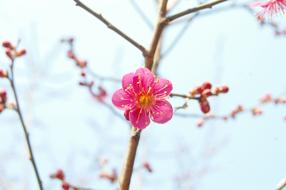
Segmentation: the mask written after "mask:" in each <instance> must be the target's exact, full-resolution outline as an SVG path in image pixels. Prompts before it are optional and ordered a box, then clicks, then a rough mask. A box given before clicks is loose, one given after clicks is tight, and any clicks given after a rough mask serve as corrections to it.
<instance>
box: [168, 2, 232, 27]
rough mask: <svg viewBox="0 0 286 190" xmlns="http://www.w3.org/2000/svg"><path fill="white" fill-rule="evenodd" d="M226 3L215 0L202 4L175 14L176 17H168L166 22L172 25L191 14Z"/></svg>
mask: <svg viewBox="0 0 286 190" xmlns="http://www.w3.org/2000/svg"><path fill="white" fill-rule="evenodd" d="M225 1H227V0H215V1H211V2H208V3H203V4H200V5H198V6H197V7H193V8H190V9H187V10H185V11H182V12H179V13H177V14H174V15H171V16H168V17H166V19H165V22H166V23H168V24H169V23H171V22H172V21H174V20H176V19H178V18H181V17H183V16H186V15H189V14H191V13H195V12H198V11H200V10H203V9H210V8H212V7H213V6H214V5H217V4H220V3H223V2H225Z"/></svg>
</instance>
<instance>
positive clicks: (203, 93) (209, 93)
mask: <svg viewBox="0 0 286 190" xmlns="http://www.w3.org/2000/svg"><path fill="white" fill-rule="evenodd" d="M211 95H212V92H211V90H210V89H205V90H204V91H203V92H202V96H204V97H209V96H211Z"/></svg>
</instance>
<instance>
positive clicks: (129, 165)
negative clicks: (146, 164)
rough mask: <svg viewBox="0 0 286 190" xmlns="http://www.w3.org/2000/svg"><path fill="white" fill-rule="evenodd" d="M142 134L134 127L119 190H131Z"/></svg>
mask: <svg viewBox="0 0 286 190" xmlns="http://www.w3.org/2000/svg"><path fill="white" fill-rule="evenodd" d="M140 133H141V130H137V129H136V128H134V127H132V130H131V136H130V139H129V144H128V149H127V154H126V157H125V162H124V165H123V168H122V173H121V175H120V179H119V185H120V187H119V190H129V185H130V181H131V176H132V172H133V166H134V161H135V157H136V152H137V147H138V144H139V140H140Z"/></svg>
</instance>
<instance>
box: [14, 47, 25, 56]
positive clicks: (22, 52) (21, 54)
mask: <svg viewBox="0 0 286 190" xmlns="http://www.w3.org/2000/svg"><path fill="white" fill-rule="evenodd" d="M26 53H27V51H26V49H21V50H19V51H17V52H16V57H21V56H23V55H25V54H26Z"/></svg>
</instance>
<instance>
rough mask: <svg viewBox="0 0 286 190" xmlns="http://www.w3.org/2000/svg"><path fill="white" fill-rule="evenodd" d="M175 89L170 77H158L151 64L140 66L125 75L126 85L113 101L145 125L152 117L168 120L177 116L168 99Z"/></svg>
mask: <svg viewBox="0 0 286 190" xmlns="http://www.w3.org/2000/svg"><path fill="white" fill-rule="evenodd" d="M172 89H173V86H172V83H171V82H170V81H169V80H166V79H162V78H156V77H155V75H154V74H153V73H152V72H151V71H150V70H149V69H147V68H140V69H138V70H136V72H135V73H129V74H126V75H124V76H123V78H122V88H121V89H119V90H117V91H116V92H115V93H114V94H113V96H112V103H113V104H114V105H115V106H116V107H118V108H119V109H122V110H124V111H125V113H124V116H125V118H126V119H127V120H129V121H130V122H131V124H132V125H133V126H134V127H136V128H138V129H144V128H146V127H147V126H148V125H149V124H150V119H151V120H153V121H154V122H156V123H160V124H163V123H166V122H167V121H169V120H170V119H171V118H172V116H173V107H172V105H171V104H170V103H169V102H168V101H167V100H166V98H167V97H168V96H169V95H170V93H171V91H172Z"/></svg>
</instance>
